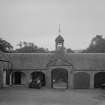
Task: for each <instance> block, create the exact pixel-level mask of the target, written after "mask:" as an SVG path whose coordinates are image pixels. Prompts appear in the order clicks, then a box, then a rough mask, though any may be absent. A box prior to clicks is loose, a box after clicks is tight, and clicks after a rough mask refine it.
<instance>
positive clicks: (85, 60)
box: [0, 35, 105, 89]
mask: <svg viewBox="0 0 105 105" xmlns="http://www.w3.org/2000/svg"><path fill="white" fill-rule="evenodd" d="M39 77H40V78H41V81H42V82H43V87H46V88H67V89H87V88H98V87H99V86H100V85H101V84H103V83H105V54H104V53H67V52H66V50H65V48H64V39H63V37H62V36H61V35H59V36H58V37H57V38H56V40H55V52H54V53H2V52H1V53H0V86H1V87H5V86H13V85H24V86H26V87H28V85H29V83H30V82H31V81H32V80H34V79H36V78H39Z"/></svg>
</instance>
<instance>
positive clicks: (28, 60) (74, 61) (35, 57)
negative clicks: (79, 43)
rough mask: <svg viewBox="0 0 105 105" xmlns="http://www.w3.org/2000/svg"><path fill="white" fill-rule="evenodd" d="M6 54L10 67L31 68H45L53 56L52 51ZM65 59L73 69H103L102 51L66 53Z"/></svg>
mask: <svg viewBox="0 0 105 105" xmlns="http://www.w3.org/2000/svg"><path fill="white" fill-rule="evenodd" d="M55 55H56V54H55ZM6 56H7V57H8V60H9V61H10V62H11V64H12V69H17V70H20V69H29V70H31V69H46V68H47V65H48V64H49V62H50V61H51V59H52V58H53V57H54V53H7V54H6ZM58 59H59V57H58ZM66 59H67V61H68V62H69V63H70V64H71V65H73V70H105V54H104V53H69V54H67V55H66ZM61 60H62V59H61ZM52 61H53V60H52ZM58 61H60V60H58ZM58 61H57V62H58ZM64 61H65V60H63V61H60V62H64ZM54 62H55V61H53V63H54ZM53 63H52V64H53Z"/></svg>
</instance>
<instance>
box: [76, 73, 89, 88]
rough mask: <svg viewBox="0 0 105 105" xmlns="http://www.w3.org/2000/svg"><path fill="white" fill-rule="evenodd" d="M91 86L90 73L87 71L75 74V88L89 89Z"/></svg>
mask: <svg viewBox="0 0 105 105" xmlns="http://www.w3.org/2000/svg"><path fill="white" fill-rule="evenodd" d="M89 86H90V75H89V74H88V73H85V72H78V73H76V74H74V88H75V89H88V88H89Z"/></svg>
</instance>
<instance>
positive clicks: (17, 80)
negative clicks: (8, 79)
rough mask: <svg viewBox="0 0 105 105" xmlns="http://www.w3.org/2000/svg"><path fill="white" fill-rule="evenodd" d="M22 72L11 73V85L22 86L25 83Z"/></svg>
mask: <svg viewBox="0 0 105 105" xmlns="http://www.w3.org/2000/svg"><path fill="white" fill-rule="evenodd" d="M25 77H26V76H25V73H24V72H13V73H12V84H14V85H24V84H25V82H26V79H25Z"/></svg>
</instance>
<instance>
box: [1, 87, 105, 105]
mask: <svg viewBox="0 0 105 105" xmlns="http://www.w3.org/2000/svg"><path fill="white" fill-rule="evenodd" d="M0 105H105V97H104V90H100V89H95V90H93V89H88V90H87V89H81V90H77V89H75V90H66V89H46V88H43V89H29V88H24V87H11V88H3V89H1V90H0Z"/></svg>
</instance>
